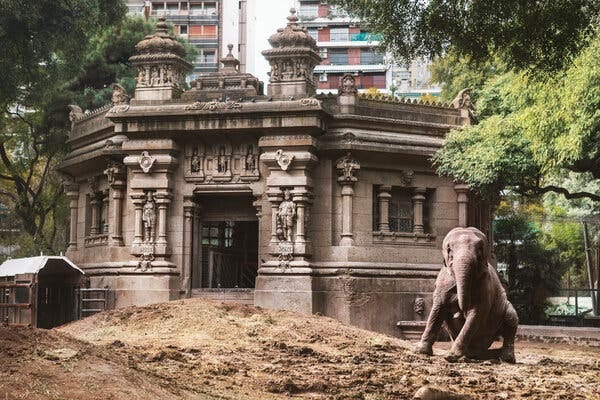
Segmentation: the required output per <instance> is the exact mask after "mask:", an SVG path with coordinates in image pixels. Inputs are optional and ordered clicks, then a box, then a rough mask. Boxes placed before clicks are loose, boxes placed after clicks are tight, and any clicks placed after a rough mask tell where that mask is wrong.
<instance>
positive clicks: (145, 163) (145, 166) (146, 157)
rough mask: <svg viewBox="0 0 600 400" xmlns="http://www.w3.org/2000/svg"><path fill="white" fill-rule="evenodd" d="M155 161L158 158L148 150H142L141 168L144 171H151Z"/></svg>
mask: <svg viewBox="0 0 600 400" xmlns="http://www.w3.org/2000/svg"><path fill="white" fill-rule="evenodd" d="M154 161H156V159H155V158H154V157H152V156H151V155H150V153H148V152H147V151H142V155H141V156H140V161H139V163H140V168H141V169H142V171H144V173H145V174H147V173H148V172H150V170H151V169H152V166H153V165H154Z"/></svg>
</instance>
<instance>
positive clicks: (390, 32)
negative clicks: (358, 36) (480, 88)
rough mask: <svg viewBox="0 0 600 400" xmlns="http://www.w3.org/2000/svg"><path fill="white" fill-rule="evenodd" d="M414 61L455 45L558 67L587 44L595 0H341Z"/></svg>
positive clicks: (466, 52)
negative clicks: (587, 34)
mask: <svg viewBox="0 0 600 400" xmlns="http://www.w3.org/2000/svg"><path fill="white" fill-rule="evenodd" d="M336 3H337V4H339V5H341V6H342V7H344V8H345V9H347V10H348V11H349V12H350V13H351V14H353V15H355V16H357V17H358V18H360V19H361V20H363V21H365V22H366V23H367V25H368V28H369V29H370V30H371V31H373V32H377V33H380V34H382V36H383V42H384V45H385V46H386V47H387V48H388V49H389V50H392V51H393V52H394V53H395V54H396V56H398V57H400V58H402V59H404V60H405V61H410V60H413V59H415V58H416V57H418V56H428V57H433V56H440V55H443V54H445V52H446V51H447V50H448V49H449V48H450V47H452V48H453V49H455V51H457V53H458V54H459V55H461V56H469V57H471V58H472V59H473V60H475V61H481V60H486V59H490V58H493V57H494V56H496V55H500V56H501V58H502V59H503V60H505V61H506V63H507V64H508V65H511V66H514V67H516V68H517V69H535V70H543V71H548V70H558V69H561V68H562V67H563V66H564V65H565V63H566V62H568V61H569V59H570V58H571V57H573V56H574V55H576V54H578V53H579V51H580V49H581V48H582V47H583V46H585V44H586V40H585V39H586V35H585V34H586V33H589V31H590V30H591V29H592V27H593V26H594V24H595V21H597V18H598V16H599V15H600V3H598V2H597V1H596V0H562V1H550V0H546V1H534V0H525V1H523V0H502V1H481V0H430V1H420V0H337V1H336Z"/></svg>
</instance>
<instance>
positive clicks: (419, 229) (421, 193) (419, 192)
mask: <svg viewBox="0 0 600 400" xmlns="http://www.w3.org/2000/svg"><path fill="white" fill-rule="evenodd" d="M426 193H427V189H426V188H422V187H418V188H415V190H414V194H413V196H412V201H413V232H414V233H425V227H424V225H423V203H424V202H425V194H426Z"/></svg>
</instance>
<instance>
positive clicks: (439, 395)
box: [413, 386, 472, 400]
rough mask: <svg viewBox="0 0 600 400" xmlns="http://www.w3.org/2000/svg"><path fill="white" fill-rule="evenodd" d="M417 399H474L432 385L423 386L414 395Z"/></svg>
mask: <svg viewBox="0 0 600 400" xmlns="http://www.w3.org/2000/svg"><path fill="white" fill-rule="evenodd" d="M413 399H415V400H417V399H418V400H472V398H471V397H470V396H465V395H460V394H457V393H453V392H450V391H447V390H443V389H438V388H435V387H432V386H423V387H422V388H420V389H419V390H417V392H416V393H415V395H414V396H413Z"/></svg>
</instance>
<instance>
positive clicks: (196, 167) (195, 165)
mask: <svg viewBox="0 0 600 400" xmlns="http://www.w3.org/2000/svg"><path fill="white" fill-rule="evenodd" d="M191 164H192V165H191V168H190V169H191V171H192V172H200V168H201V167H200V156H198V148H197V147H194V150H192V163H191Z"/></svg>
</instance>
